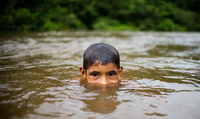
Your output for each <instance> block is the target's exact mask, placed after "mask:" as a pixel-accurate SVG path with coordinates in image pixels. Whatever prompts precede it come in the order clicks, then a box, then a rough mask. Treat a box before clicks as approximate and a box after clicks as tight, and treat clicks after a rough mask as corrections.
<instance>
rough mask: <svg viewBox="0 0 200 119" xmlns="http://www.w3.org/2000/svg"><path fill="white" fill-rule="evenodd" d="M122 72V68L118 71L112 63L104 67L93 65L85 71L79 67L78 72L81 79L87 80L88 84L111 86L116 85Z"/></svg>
mask: <svg viewBox="0 0 200 119" xmlns="http://www.w3.org/2000/svg"><path fill="white" fill-rule="evenodd" d="M122 71H123V67H120V68H119V69H118V68H117V66H116V65H115V64H114V63H109V64H106V65H101V64H94V65H92V66H90V67H89V68H88V69H87V70H86V71H85V70H84V69H83V68H82V67H80V72H81V75H82V77H83V78H85V79H87V81H88V82H89V83H96V84H112V83H118V82H119V79H120V77H121V74H122Z"/></svg>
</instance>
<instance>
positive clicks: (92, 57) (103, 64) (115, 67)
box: [80, 43, 123, 84]
mask: <svg viewBox="0 0 200 119" xmlns="http://www.w3.org/2000/svg"><path fill="white" fill-rule="evenodd" d="M122 71H123V67H121V66H120V57H119V53H118V51H117V50H116V49H115V48H114V47H113V46H111V45H109V44H106V43H96V44H93V45H91V46H89V47H88V48H87V49H86V50H85V52H84V54H83V67H80V72H81V75H82V76H83V78H86V79H87V81H88V82H89V83H99V84H109V83H117V82H118V80H119V78H120V76H121V73H122Z"/></svg>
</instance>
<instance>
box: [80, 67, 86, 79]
mask: <svg viewBox="0 0 200 119" xmlns="http://www.w3.org/2000/svg"><path fill="white" fill-rule="evenodd" d="M80 73H81V76H82V78H86V71H85V69H84V68H83V67H80Z"/></svg>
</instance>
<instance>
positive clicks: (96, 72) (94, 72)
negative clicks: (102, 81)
mask: <svg viewBox="0 0 200 119" xmlns="http://www.w3.org/2000/svg"><path fill="white" fill-rule="evenodd" d="M110 73H115V74H116V73H117V71H115V70H112V71H109V72H108V74H110ZM89 74H100V72H98V71H92V72H89Z"/></svg>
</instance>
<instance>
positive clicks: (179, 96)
mask: <svg viewBox="0 0 200 119" xmlns="http://www.w3.org/2000/svg"><path fill="white" fill-rule="evenodd" d="M97 42H104V43H108V44H111V45H112V46H114V47H116V49H118V51H119V53H120V58H121V65H122V66H123V67H124V72H123V74H122V82H121V84H119V85H114V86H95V85H91V84H87V85H82V84H80V82H79V79H80V78H78V77H79V76H80V73H79V67H80V66H82V61H83V60H82V55H83V52H84V50H85V49H86V48H87V47H88V46H90V45H91V44H93V43H97ZM199 110H200V33H198V32H192V33H189V32H183V33H179V32H64V31H63V32H53V31H52V32H39V33H7V34H3V35H2V34H1V36H0V119H19V118H20V119H121V118H123V119H133V118H134V119H200V113H199Z"/></svg>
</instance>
